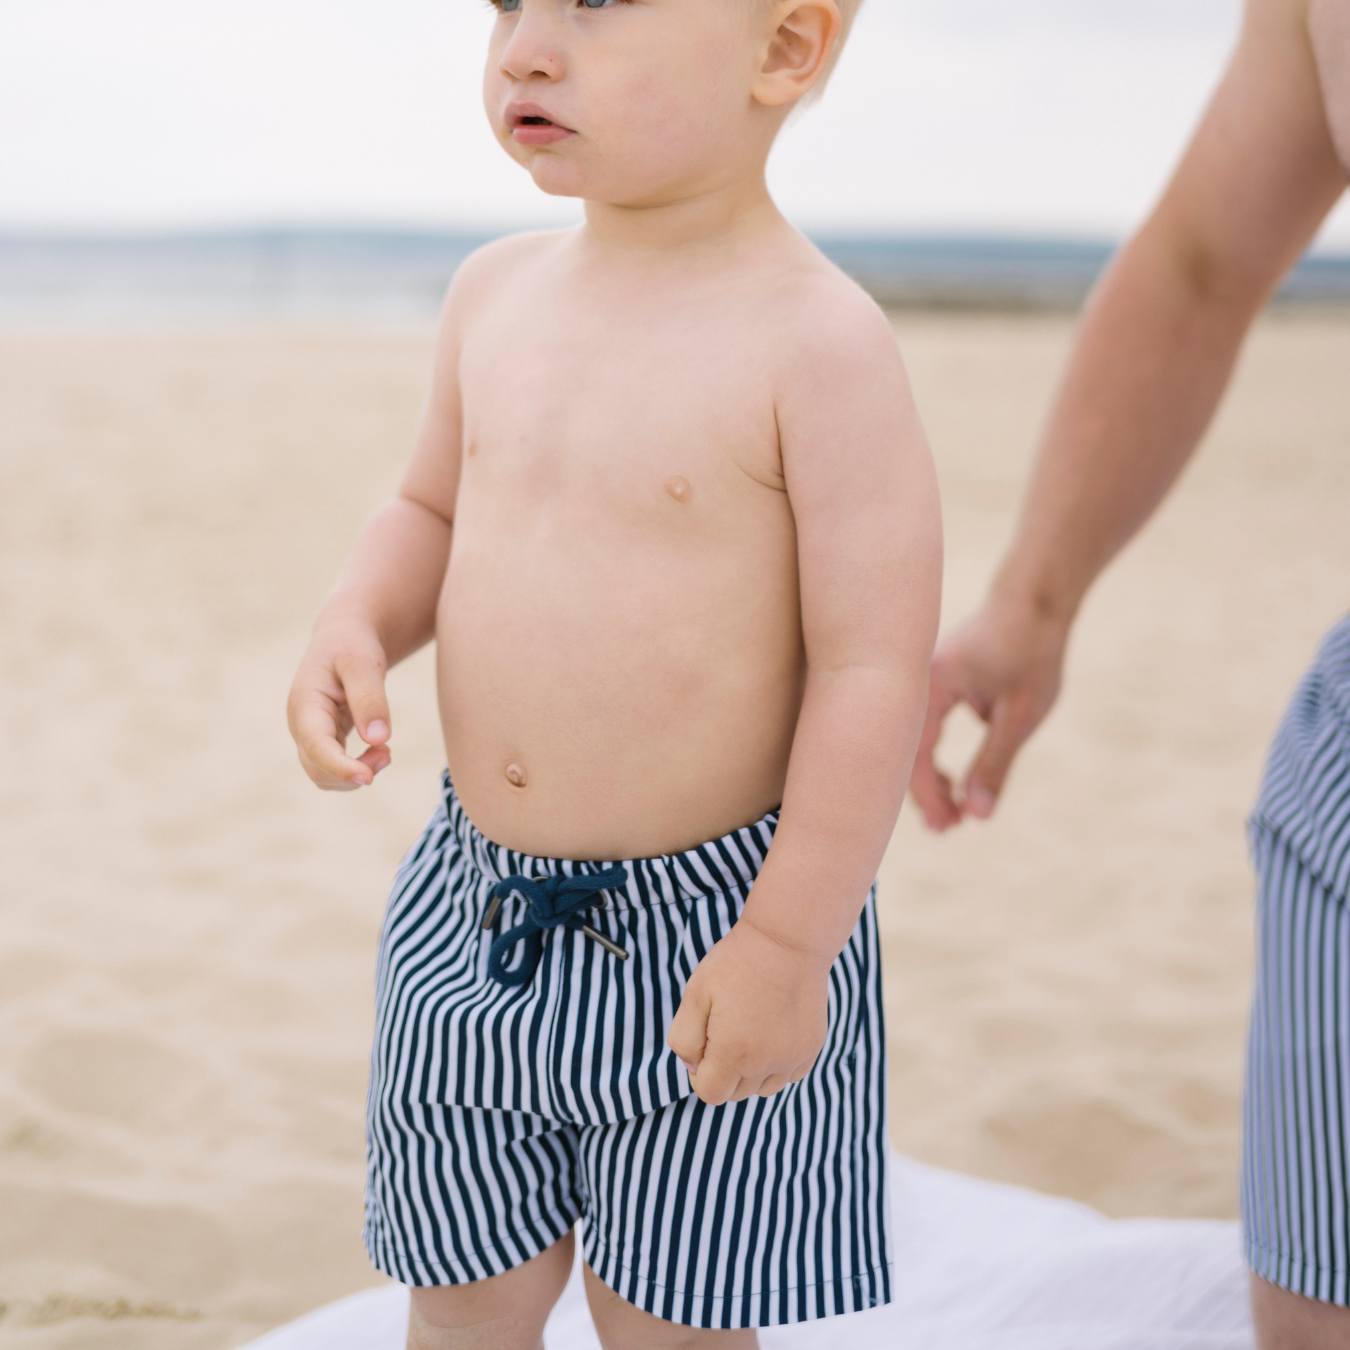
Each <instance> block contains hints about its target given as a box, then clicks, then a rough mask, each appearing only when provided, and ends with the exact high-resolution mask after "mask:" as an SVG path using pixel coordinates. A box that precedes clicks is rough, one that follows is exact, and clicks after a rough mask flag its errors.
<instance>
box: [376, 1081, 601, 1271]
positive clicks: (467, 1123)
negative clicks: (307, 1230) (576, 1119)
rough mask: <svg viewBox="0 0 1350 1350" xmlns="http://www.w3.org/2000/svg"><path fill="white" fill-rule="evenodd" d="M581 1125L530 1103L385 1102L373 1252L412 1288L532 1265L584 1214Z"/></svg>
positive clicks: (381, 1104) (379, 1125)
mask: <svg viewBox="0 0 1350 1350" xmlns="http://www.w3.org/2000/svg"><path fill="white" fill-rule="evenodd" d="M577 1164H578V1152H577V1132H576V1130H575V1129H574V1128H573V1127H572V1126H566V1125H564V1126H560V1125H558V1124H557V1122H553V1121H548V1120H545V1119H543V1118H542V1117H540V1116H534V1115H529V1114H527V1113H525V1112H523V1111H497V1110H489V1109H481V1108H477V1107H461V1106H447V1105H443V1104H440V1103H427V1102H406V1101H397V1100H394V1101H391V1100H389V1099H387V1098H386V1099H384V1100H381V1101H378V1102H377V1103H375V1104H374V1109H373V1111H372V1113H371V1118H370V1121H369V1136H368V1166H367V1179H366V1226H365V1241H366V1250H367V1251H368V1253H369V1254H370V1259H371V1261H372V1262H373V1263H374V1265H375V1267H376V1268H377V1269H378V1270H381V1271H383V1272H384V1273H385V1274H387V1275H390V1276H392V1277H393V1278H394V1279H396V1280H400V1281H401V1282H402V1283H404V1284H407V1285H411V1286H413V1287H430V1286H446V1285H464V1284H471V1283H473V1282H475V1281H480V1280H487V1279H490V1278H492V1277H493V1276H498V1275H503V1274H505V1273H506V1272H507V1271H510V1270H514V1269H516V1268H517V1267H520V1266H523V1265H525V1263H526V1262H529V1261H532V1260H533V1259H534V1258H536V1257H538V1256H540V1255H541V1254H542V1253H544V1252H546V1251H548V1250H549V1249H550V1248H551V1247H553V1246H554V1244H556V1243H558V1242H560V1241H562V1240H563V1239H564V1238H566V1237H567V1236H568V1235H569V1234H570V1233H571V1230H572V1228H573V1226H574V1225H575V1223H576V1221H577V1219H578V1218H579V1217H580V1215H581V1212H582V1205H583V1201H582V1194H583V1189H582V1181H581V1176H580V1172H579V1169H578V1165H577Z"/></svg>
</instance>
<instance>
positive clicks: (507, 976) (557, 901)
mask: <svg viewBox="0 0 1350 1350" xmlns="http://www.w3.org/2000/svg"><path fill="white" fill-rule="evenodd" d="M627 880H628V869H627V868H624V867H611V868H610V869H609V871H607V872H596V873H594V874H592V875H590V876H575V877H558V876H555V877H540V878H537V879H532V878H530V877H507V878H506V879H505V880H504V881H499V882H498V883H497V884H496V885H495V886H494V887H493V888H492V889H491V890H490V891H489V892H488V899H489V900H490V901H491V902H492V903H491V904H490V905H488V911H487V914H486V915H485V917H484V919H483V927H484V928H485V929H487V928H491V927H492V924H493V922H494V920H495V919H496V917H497V912H498V911H499V910H500V909H501V907H502V901H503V900H505V899H506V898H507V896H509V895H511V893H512V892H519V894H520V895H521V896H522V897H523V898H524V900H525V922H524V923H520V924H517V925H516V927H514V928H508V929H507V930H506V932H504V933H503V934H502V935H501V937H499V938H498V939H497V940H496V941H495V942H494V943H493V944H492V946H491V948H489V950H488V974H489V975H491V976H492V978H493V979H494V980H496V981H497V982H498V983H499V984H505V985H517V984H528V983H529V982H530V980H532V979H533V978H534V972H535V971H536V970H538V969H539V962H540V959H541V958H542V957H543V955H544V929H546V928H563V927H567V928H574V929H576V930H577V931H579V932H582V933H585V934H586V936H587V937H588V938H591V939H592V940H593V941H595V942H598V943H599V944H600V945H601V946H602V947H604V949H605V950H606V951H608V952H612V953H613V954H614V955H615V956H617V957H619V958H620V959H621V960H623V961H626V960H628V953H627V952H626V951H624V949H623V948H622V947H620V946H618V945H616V944H615V943H613V942H611V941H610V940H609V939H608V938H607V937H605V935H604V934H603V933H597V932H596V930H595V929H594V928H592V927H591V926H590V924H588V923H586V922H584V921H583V919H582V914H583V912H584V911H586V910H588V909H595V908H597V906H598V905H599V904H600V903H601V902H600V901H598V900H596V899H595V898H594V897H595V896H597V895H599V893H600V892H601V891H608V890H613V889H615V888H616V887H618V886H622V885H623V884H624V883H625V882H626V881H627ZM522 941H523V942H524V943H525V954H524V956H523V957H522V958H521V962H520V964H519V965H518V966H517V967H516V968H515V969H514V970H508V969H507V967H506V962H507V959H508V957H509V956H510V955H511V952H512V950H513V949H514V947H515V945H516V943H517V942H522Z"/></svg>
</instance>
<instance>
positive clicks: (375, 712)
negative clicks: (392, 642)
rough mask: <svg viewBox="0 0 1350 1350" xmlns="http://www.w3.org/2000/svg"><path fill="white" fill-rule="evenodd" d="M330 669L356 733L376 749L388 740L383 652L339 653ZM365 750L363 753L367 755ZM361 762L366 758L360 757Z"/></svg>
mask: <svg viewBox="0 0 1350 1350" xmlns="http://www.w3.org/2000/svg"><path fill="white" fill-rule="evenodd" d="M333 669H334V671H335V672H336V674H337V677H338V680H339V681H340V682H341V684H342V691H343V694H344V695H345V697H346V702H347V708H348V711H349V712H350V714H351V721H352V725H353V726H354V727H355V728H356V734H357V735H358V736H360V738H361V739H362V740H363V741H365V743H366V744H367V745H368V746H370V747H371V749H372V750H373V749H376V748H378V747H381V746H383V745H385V744H386V743H387V742H388V740H389V722H390V719H389V699H388V697H387V696H386V694H385V692H384V677H385V675H386V673H387V669H388V668H387V666H386V664H385V660H384V653H383V652H382V651H380V650H378V649H375V650H372V651H363V650H359V651H351V652H341V653H339V654H338V656H337V657H336V659H335V660H334V662H333ZM369 753H370V751H367V752H366V754H369ZM361 758H362V760H365V758H366V756H365V755H362V756H361Z"/></svg>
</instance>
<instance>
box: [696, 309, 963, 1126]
mask: <svg viewBox="0 0 1350 1350" xmlns="http://www.w3.org/2000/svg"><path fill="white" fill-rule="evenodd" d="M845 299H846V300H847V301H848V302H850V303H841V304H840V305H839V306H838V308H837V309H836V310H835V311H834V312H833V314H832V315H831V316H830V317H827V319H826V321H825V322H823V323H813V325H812V332H811V336H810V338H809V339H808V341H807V343H806V345H805V346H804V348H803V349H802V350H801V351H800V352H799V353H797V354H795V355H794V356H793V358H792V359H791V360H790V362H789V363H788V368H787V369H786V370H785V373H784V383H783V391H782V393H781V395H780V397H779V399H778V404H777V413H778V424H779V430H780V443H781V452H782V457H783V473H784V477H785V480H786V483H787V491H788V498H789V500H790V502H791V504H792V510H793V515H794V517H795V520H796V526H797V550H798V567H799V571H800V587H801V606H802V631H803V636H804V639H805V646H806V662H807V674H806V684H805V692H804V696H803V700H802V706H801V712H800V715H799V717H798V721H797V728H796V732H795V735H794V738H793V743H792V754H791V758H790V761H789V765H788V773H787V783H786V786H785V789H784V794H783V809H782V814H781V816H780V819H779V825H778V830H777V833H776V835H775V838H774V843H773V847H772V848H771V849H770V851H769V856H768V858H767V859H766V861H765V864H764V868H763V870H762V871H761V873H760V876H759V878H758V880H757V881H756V882H755V885H754V888H753V890H752V891H751V893H750V897H749V899H748V901H747V902H746V906H745V910H744V912H743V913H742V916H741V918H740V921H739V922H738V923H737V924H736V926H735V927H734V928H733V929H732V931H731V932H730V933H729V934H728V935H727V937H726V938H724V939H723V941H722V942H720V943H718V944H717V946H716V947H714V948H713V950H712V951H711V952H709V953H708V956H707V957H706V958H705V959H704V961H703V962H702V963H701V964H700V965H699V967H698V969H697V970H696V971H695V972H694V975H693V977H692V978H691V979H690V981H689V984H688V986H687V987H686V989H685V994H684V999H683V1002H682V1003H681V1005H680V1009H679V1012H678V1013H677V1015H676V1017H675V1020H674V1022H673V1023H672V1025H671V1030H670V1045H671V1047H672V1048H673V1049H674V1050H675V1052H676V1053H677V1054H679V1055H680V1057H681V1058H682V1059H683V1060H684V1061H685V1063H686V1064H688V1065H689V1066H690V1079H691V1082H692V1083H693V1085H694V1088H695V1091H696V1092H697V1093H698V1095H699V1096H700V1097H702V1098H703V1100H705V1101H707V1102H710V1103H712V1104H720V1103H721V1102H724V1101H739V1100H741V1099H743V1098H745V1097H749V1096H755V1095H758V1096H768V1095H770V1094H772V1093H774V1092H777V1091H778V1090H780V1089H781V1088H782V1087H784V1086H786V1084H788V1083H790V1082H795V1081H797V1080H798V1079H800V1078H802V1077H804V1076H805V1075H806V1073H807V1072H809V1070H810V1068H811V1065H812V1064H813V1063H814V1061H815V1058H816V1055H817V1054H818V1053H819V1051H820V1048H821V1045H822V1044H823V1043H824V1039H825V1031H826V1022H825V1014H826V990H827V981H828V974H829V969H830V966H831V965H832V964H833V962H834V960H835V958H836V957H837V956H838V955H839V953H840V952H841V951H842V950H843V949H844V946H845V945H846V944H847V942H848V940H849V936H850V934H851V933H852V932H853V929H854V927H855V926H856V924H857V922H858V916H859V913H860V912H861V910H862V906H863V903H864V901H865V900H866V898H867V893H868V891H869V890H870V888H871V886H872V882H873V880H874V878H875V876H876V872H877V868H878V866H879V864H880V862H881V857H882V854H883V853H884V851H885V849H886V845H887V843H888V841H889V840H890V836H891V832H892V831H893V829H894V828H895V821H896V817H897V816H898V815H899V812H900V805H901V803H902V802H903V800H904V796H905V790H906V787H907V785H908V782H909V774H910V769H911V767H912V766H913V762H914V754H915V749H916V747H917V744H918V738H919V732H920V730H921V729H922V726H923V719H924V710H925V707H926V704H927V697H928V662H929V658H930V657H931V655H932V651H933V644H934V641H935V639H936V636H937V623H938V611H939V606H940V600H941V578H942V542H941V516H940V511H939V506H938V497H937V485H936V479H935V475H934V471H933V465H932V460H931V458H930V456H929V453H928V445H927V441H926V439H925V437H924V434H923V428H922V427H921V426H920V424H919V418H918V414H917V412H916V410H915V407H914V401H913V398H912V396H911V394H910V390H909V383H908V381H907V379H906V377H905V372H904V367H903V365H902V363H901V361H900V355H899V352H898V350H897V348H896V342H895V338H894V335H893V334H892V332H891V330H890V325H889V324H888V323H887V321H886V319H885V317H884V316H883V315H882V314H881V313H880V312H879V311H878V310H876V309H875V307H874V306H872V305H871V304H870V302H865V301H863V300H862V298H861V297H853V296H847V297H845ZM864 306H865V308H864ZM860 311H861V312H860Z"/></svg>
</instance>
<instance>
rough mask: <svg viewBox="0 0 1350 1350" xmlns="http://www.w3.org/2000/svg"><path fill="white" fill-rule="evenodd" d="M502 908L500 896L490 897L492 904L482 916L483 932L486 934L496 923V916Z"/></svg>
mask: <svg viewBox="0 0 1350 1350" xmlns="http://www.w3.org/2000/svg"><path fill="white" fill-rule="evenodd" d="M501 907H502V898H501V896H500V895H494V896H493V897H492V903H491V904H490V905H489V906H488V912H487V913H486V914H484V915H483V931H484V932H486V931H487V930H488V929H489V928H491V927H492V925H493V924H494V923H495V922H496V919H497V914H498V912H499V911H500V910H501Z"/></svg>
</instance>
